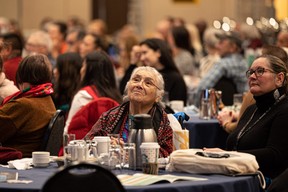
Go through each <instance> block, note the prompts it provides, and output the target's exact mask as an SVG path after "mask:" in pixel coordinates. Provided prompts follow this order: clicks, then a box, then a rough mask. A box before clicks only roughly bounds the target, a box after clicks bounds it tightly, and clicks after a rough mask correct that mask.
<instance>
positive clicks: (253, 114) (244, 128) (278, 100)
mask: <svg viewBox="0 0 288 192" xmlns="http://www.w3.org/2000/svg"><path fill="white" fill-rule="evenodd" d="M285 96H286V94H284V95H282V96H281V97H280V98H279V99H277V101H276V102H275V103H274V104H273V105H272V106H270V107H269V108H268V109H267V110H266V111H265V113H263V114H262V115H261V116H260V117H259V118H258V119H257V120H256V121H255V122H254V123H253V124H252V125H250V126H249V127H247V126H248V125H249V124H250V123H251V121H252V119H253V118H254V116H255V113H256V111H257V110H258V108H256V109H255V110H254V112H253V113H252V115H251V117H250V118H249V120H248V121H247V123H246V124H245V125H244V127H243V128H242V129H241V130H240V132H239V133H238V135H237V140H236V144H235V147H234V150H237V148H238V144H239V140H240V139H241V138H242V137H243V135H244V134H245V133H247V132H248V131H250V130H251V129H252V127H254V126H255V125H256V124H257V123H258V122H259V121H260V120H261V119H262V118H263V117H264V116H265V115H266V114H267V113H268V112H269V111H270V110H271V109H272V107H274V106H275V105H276V104H277V103H279V102H280V101H281V100H282V99H284V97H285Z"/></svg>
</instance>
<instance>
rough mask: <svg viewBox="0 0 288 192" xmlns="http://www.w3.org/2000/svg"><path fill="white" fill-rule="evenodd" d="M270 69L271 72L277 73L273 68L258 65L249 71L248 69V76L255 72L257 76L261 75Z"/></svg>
mask: <svg viewBox="0 0 288 192" xmlns="http://www.w3.org/2000/svg"><path fill="white" fill-rule="evenodd" d="M266 71H269V72H271V73H275V72H274V71H273V70H271V69H265V68H263V67H257V68H256V69H255V70H253V69H249V70H248V71H246V77H247V78H249V77H250V76H251V75H252V74H253V73H255V76H256V77H260V76H262V75H263V74H264V72H266Z"/></svg>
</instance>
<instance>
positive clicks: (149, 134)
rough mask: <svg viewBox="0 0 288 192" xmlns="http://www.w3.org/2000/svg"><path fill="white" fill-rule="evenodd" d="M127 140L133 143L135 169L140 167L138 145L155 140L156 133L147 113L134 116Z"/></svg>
mask: <svg viewBox="0 0 288 192" xmlns="http://www.w3.org/2000/svg"><path fill="white" fill-rule="evenodd" d="M131 128H132V129H130V132H129V137H128V142H130V143H135V149H136V169H142V160H141V150H140V145H141V144H142V143H143V142H157V135H156V132H155V130H154V128H153V125H152V118H151V116H150V115H148V114H137V115H135V116H134V119H133V123H132V127H131Z"/></svg>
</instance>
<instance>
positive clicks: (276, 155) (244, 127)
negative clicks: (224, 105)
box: [204, 55, 288, 179]
mask: <svg viewBox="0 0 288 192" xmlns="http://www.w3.org/2000/svg"><path fill="white" fill-rule="evenodd" d="M287 72H288V70H287V64H286V63H284V62H283V61H282V60H281V59H279V58H277V57H275V56H272V55H262V56H260V57H259V58H257V59H256V60H255V61H254V62H253V63H252V65H251V68H250V69H249V70H248V71H247V72H246V75H247V77H248V78H249V80H248V81H249V87H250V92H251V93H252V94H253V96H254V99H255V101H256V103H255V104H253V105H251V106H249V107H248V108H247V109H246V110H245V112H244V113H243V115H242V116H241V118H240V120H239V122H238V125H237V128H236V129H235V130H234V131H233V132H232V133H231V134H230V135H229V137H228V139H227V148H226V149H227V150H229V151H230V150H233V151H239V152H246V153H250V154H252V155H255V157H256V160H257V162H258V164H259V170H260V171H261V172H262V173H263V174H264V176H265V177H266V178H267V179H268V178H270V179H274V178H276V177H277V176H278V175H280V174H281V173H282V172H283V171H285V169H287V168H288V163H287V158H288V153H287V151H288V140H287V137H288V132H287V128H286V127H287V126H288V121H287V118H288V97H287V88H288V85H287ZM204 150H205V151H220V149H217V148H216V149H215V148H214V149H204Z"/></svg>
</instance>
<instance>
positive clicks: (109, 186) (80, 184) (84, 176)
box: [42, 163, 126, 192]
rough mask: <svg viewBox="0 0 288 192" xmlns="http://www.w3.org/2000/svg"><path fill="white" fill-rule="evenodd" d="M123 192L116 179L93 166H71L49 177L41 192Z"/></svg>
mask: <svg viewBox="0 0 288 192" xmlns="http://www.w3.org/2000/svg"><path fill="white" fill-rule="evenodd" d="M55 191H61V192H91V191H97V192H125V191H126V190H125V189H124V187H123V185H122V184H121V182H120V181H119V180H118V178H117V177H116V176H115V175H114V174H113V173H112V172H110V171H109V170H107V169H105V168H103V167H100V166H98V165H95V164H87V163H79V164H76V165H71V166H68V167H66V168H64V169H63V170H61V171H59V172H57V173H56V174H55V175H53V176H52V177H50V178H49V179H48V180H47V181H46V183H45V184H44V186H43V188H42V192H55Z"/></svg>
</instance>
